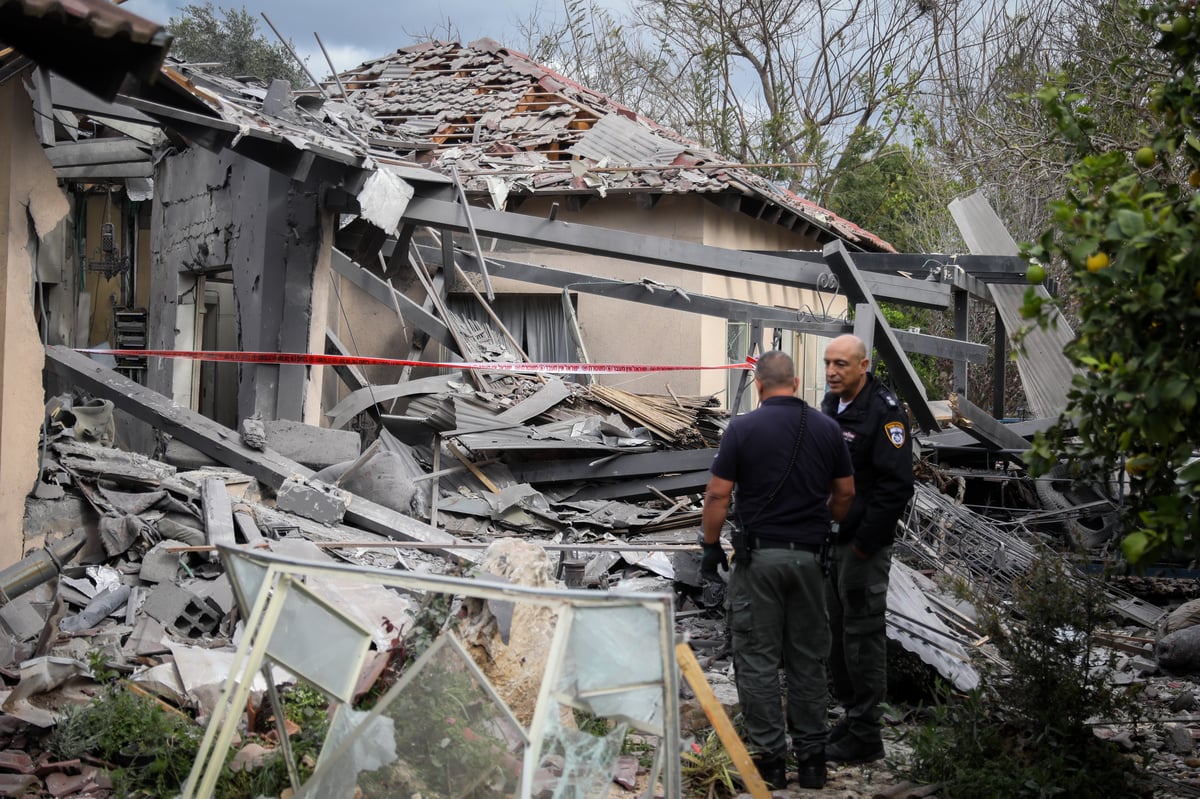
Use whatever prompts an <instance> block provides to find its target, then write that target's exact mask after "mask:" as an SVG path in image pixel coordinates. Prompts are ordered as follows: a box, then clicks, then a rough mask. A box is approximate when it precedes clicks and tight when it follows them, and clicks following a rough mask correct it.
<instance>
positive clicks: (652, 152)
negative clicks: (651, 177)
mask: <svg viewBox="0 0 1200 799" xmlns="http://www.w3.org/2000/svg"><path fill="white" fill-rule="evenodd" d="M684 150H685V148H684V146H683V145H681V144H677V143H675V142H671V141H667V140H666V139H664V138H663V137H661V136H656V135H654V134H653V133H651V132H650V130H648V129H647V128H645V127H643V126H641V125H639V124H638V123H636V122H634V121H633V120H631V119H626V118H625V117H623V116H618V115H616V114H611V115H609V116H606V117H601V118H600V119H599V121H597V122H596V124H595V125H593V126H592V129H591V130H589V131H588V132H587V133H585V134H583V136H582V137H580V139H579V141H577V142H575V144H573V145H571V147H570V150H569V151H570V152H572V153H574V154H575V155H578V156H580V157H581V158H591V159H592V160H594V161H607V162H608V165H609V166H624V165H640V164H645V165H659V164H662V165H665V164H669V163H671V162H672V161H674V160H675V156H677V155H679V154H680V153H682V152H684Z"/></svg>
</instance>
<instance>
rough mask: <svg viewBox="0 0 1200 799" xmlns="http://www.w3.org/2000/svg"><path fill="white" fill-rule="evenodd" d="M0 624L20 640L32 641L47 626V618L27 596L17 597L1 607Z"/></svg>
mask: <svg viewBox="0 0 1200 799" xmlns="http://www.w3.org/2000/svg"><path fill="white" fill-rule="evenodd" d="M0 624H3V625H4V629H5V630H7V631H8V632H9V633H10V634H11V635H12V636H13V638H16V639H17V640H18V641H32V640H33V639H34V638H37V637H38V636H39V635H40V634H41V632H42V630H43V629H45V627H46V619H45V617H43V616H42V614H40V613H38V612H37V608H35V607H34V606H33V603H32V602H30V601H29V600H28V599H26V598H25V597H21V596H19V597H17V598H16V599H14V600H12V601H11V602H9V603H8V604H7V605H5V606H4V607H0Z"/></svg>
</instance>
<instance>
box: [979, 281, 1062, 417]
mask: <svg viewBox="0 0 1200 799" xmlns="http://www.w3.org/2000/svg"><path fill="white" fill-rule="evenodd" d="M1026 288H1027V287H1026V286H1022V285H1020V284H1016V283H992V284H989V285H988V290H989V291H990V292H991V294H992V302H993V303H995V305H996V310H997V311H998V312H999V313H1000V318H1001V319H1002V320H1003V321H1004V329H1005V330H1006V331H1008V334H1009V337H1010V338H1011V337H1012V335H1013V333H1014V332H1016V331H1019V330H1021V329H1023V328H1024V327H1026V326H1027V325H1028V324H1029V321H1028V320H1027V319H1023V318H1022V317H1021V305H1022V304H1023V303H1024V302H1025V289H1026ZM1034 291H1035V292H1036V293H1037V294H1038V295H1039V296H1041V297H1044V298H1048V297H1049V296H1050V295H1049V294H1047V293H1046V290H1045V289H1044V288H1042V287H1041V286H1037V287H1035V288H1034ZM1073 338H1075V333H1074V332H1073V331H1072V330H1071V326H1070V325H1068V324H1067V320H1066V319H1064V318H1063V317H1062V314H1058V324H1057V325H1056V326H1055V327H1049V328H1040V327H1035V328H1032V329H1030V330H1029V332H1028V333H1026V334H1025V338H1024V339H1023V340H1022V343H1021V348H1020V349H1018V350H1017V351H1016V356H1017V372H1018V373H1019V374H1020V375H1021V385H1022V386H1023V387H1024V388H1025V398H1026V400H1028V402H1029V410H1030V411H1031V412H1032V413H1033V415H1034V416H1036V417H1049V418H1055V417H1058V416H1061V415H1062V412H1063V411H1064V410H1066V407H1067V392H1068V391H1069V390H1070V389H1071V378H1072V377H1074V375H1075V373H1076V371H1077V370H1076V369H1075V368H1074V367H1073V366H1072V365H1071V362H1070V361H1069V360H1067V356H1065V355H1063V347H1065V346H1066V345H1067V342H1069V341H1070V340H1071V339H1073Z"/></svg>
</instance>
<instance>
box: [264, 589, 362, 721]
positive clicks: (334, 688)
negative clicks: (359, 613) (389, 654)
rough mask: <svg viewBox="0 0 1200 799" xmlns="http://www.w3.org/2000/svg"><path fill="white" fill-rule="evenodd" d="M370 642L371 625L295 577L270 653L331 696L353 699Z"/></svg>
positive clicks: (272, 657) (279, 661)
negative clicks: (361, 623) (368, 627)
mask: <svg viewBox="0 0 1200 799" xmlns="http://www.w3.org/2000/svg"><path fill="white" fill-rule="evenodd" d="M370 645H371V633H370V631H369V630H364V629H363V628H362V627H360V626H359V625H358V624H357V623H356V622H354V621H353V620H352V619H350V618H347V617H346V616H344V615H342V614H341V613H339V612H338V611H337V610H336V609H335V608H334V607H332V606H330V605H329V604H327V603H325V602H324V601H322V600H321V599H320V598H319V597H317V596H316V595H315V594H313V593H312V592H311V591H309V590H308V589H307V588H305V587H304V586H302V585H300V584H299V583H296V582H294V581H292V582H291V584H290V585H289V586H288V594H287V601H286V602H285V603H284V606H283V610H282V612H281V613H280V615H279V621H278V622H277V623H276V625H275V629H274V630H272V632H271V640H270V643H268V644H267V655H269V656H270V658H271V659H272V660H274V661H275V662H277V663H279V665H281V666H283V667H284V668H287V669H289V670H290V671H292V672H294V673H296V674H298V675H300V676H301V677H304V678H305V679H306V680H308V681H309V682H311V683H312V684H313V685H315V686H317V687H318V688H320V689H321V690H323V691H325V692H326V693H328V694H329V695H330V696H333V697H335V698H337V699H340V700H342V701H343V702H348V701H350V699H351V698H352V697H353V696H354V685H355V683H356V682H358V675H359V672H360V671H362V665H363V659H364V658H365V657H366V655H367V648H368V647H369V646H370Z"/></svg>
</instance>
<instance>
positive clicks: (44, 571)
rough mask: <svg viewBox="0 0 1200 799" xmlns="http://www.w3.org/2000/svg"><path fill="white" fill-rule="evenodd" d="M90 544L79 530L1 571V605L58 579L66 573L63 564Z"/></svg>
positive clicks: (82, 531) (84, 534)
mask: <svg viewBox="0 0 1200 799" xmlns="http://www.w3.org/2000/svg"><path fill="white" fill-rule="evenodd" d="M86 542H87V533H86V532H85V531H84V530H76V531H75V532H73V533H71V535H69V536H67V537H66V538H64V539H62V540H61V541H56V542H54V543H53V544H51V545H50V546H48V547H46V548H45V549H39V550H38V551H37V552H34V553H33V554H32V555H29V556H27V557H25V558H24V559H23V560H21V561H19V562H17V563H14V564H13V565H12V566H9V567H8V568H7V569H4V570H3V571H0V604H8V602H9V601H11V600H12V598H13V597H16V596H20V595H21V594H23V593H25V592H26V591H28V590H30V589H32V588H36V587H37V586H39V585H41V584H42V583H44V582H47V581H48V580H50V579H52V578H54V577H57V576H58V575H59V574H60V573H61V572H62V569H63V565H64V564H65V563H66V562H67V561H69V560H70V559H71V558H72V557H74V556H75V553H76V552H78V551H79V550H80V549H82V548H83V545H84V544H85V543H86Z"/></svg>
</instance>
